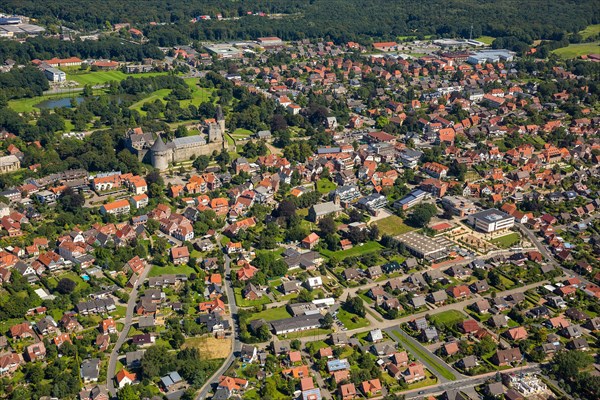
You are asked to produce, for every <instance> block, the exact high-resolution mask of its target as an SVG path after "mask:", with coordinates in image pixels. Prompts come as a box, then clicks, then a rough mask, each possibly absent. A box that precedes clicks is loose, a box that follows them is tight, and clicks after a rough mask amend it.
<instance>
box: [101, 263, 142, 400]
mask: <svg viewBox="0 0 600 400" xmlns="http://www.w3.org/2000/svg"><path fill="white" fill-rule="evenodd" d="M151 269H152V264H148V265H146V268H144V271H143V272H142V274H141V275H140V278H139V279H138V280H137V282H136V283H135V285H134V286H133V290H132V291H131V293H130V294H129V301H128V302H127V312H126V313H125V321H123V324H124V326H123V330H122V331H121V334H120V335H119V338H118V339H117V342H116V343H115V346H114V347H113V349H112V351H111V353H110V359H109V361H108V370H107V372H106V388H107V389H108V392H109V393H110V394H111V396H115V395H116V394H117V391H116V389H115V380H114V377H115V369H116V368H117V358H118V357H119V349H120V348H121V346H122V345H123V343H125V340H126V339H127V333H128V332H129V328H131V322H132V320H133V310H134V308H135V304H136V303H137V295H138V288H139V287H140V285H142V284H143V283H144V281H145V280H146V277H147V276H148V273H149V272H150V270H151Z"/></svg>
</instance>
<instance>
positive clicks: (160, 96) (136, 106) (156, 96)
mask: <svg viewBox="0 0 600 400" xmlns="http://www.w3.org/2000/svg"><path fill="white" fill-rule="evenodd" d="M169 93H171V89H159V90H156V91H154V92H152V93H151V94H150V95H149V96H148V97H145V98H143V99H142V100H140V101H138V102H135V103H133V104H132V105H131V106H129V109H131V110H135V111H137V112H139V113H140V114H143V115H145V114H146V111H144V110H142V107H143V106H144V104H146V103H153V102H155V101H156V100H160V101H162V102H163V103H166V102H167V101H166V100H165V97H167V96H168V95H169Z"/></svg>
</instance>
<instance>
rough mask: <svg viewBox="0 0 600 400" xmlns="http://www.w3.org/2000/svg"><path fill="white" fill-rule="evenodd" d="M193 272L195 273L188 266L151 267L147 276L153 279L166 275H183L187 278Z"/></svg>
mask: <svg viewBox="0 0 600 400" xmlns="http://www.w3.org/2000/svg"><path fill="white" fill-rule="evenodd" d="M194 272H196V271H195V270H194V268H192V267H190V266H188V265H168V266H166V267H159V266H158V265H153V266H152V269H151V270H150V274H148V276H149V277H154V276H160V275H166V274H185V275H187V276H189V275H190V274H191V273H194Z"/></svg>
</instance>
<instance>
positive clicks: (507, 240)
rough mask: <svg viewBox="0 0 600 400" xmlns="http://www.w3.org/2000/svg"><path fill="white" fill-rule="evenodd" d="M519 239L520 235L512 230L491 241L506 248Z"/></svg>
mask: <svg viewBox="0 0 600 400" xmlns="http://www.w3.org/2000/svg"><path fill="white" fill-rule="evenodd" d="M519 240H521V236H519V234H518V233H516V232H513V233H509V234H508V235H504V236H500V237H499V238H496V239H493V240H492V241H491V242H492V243H493V244H495V245H496V246H498V247H501V248H503V249H507V248H509V247H511V246H514V245H515V244H517V243H519Z"/></svg>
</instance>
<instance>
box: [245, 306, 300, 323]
mask: <svg viewBox="0 0 600 400" xmlns="http://www.w3.org/2000/svg"><path fill="white" fill-rule="evenodd" d="M290 317H291V314H290V313H289V312H288V311H287V310H286V309H285V307H274V308H270V309H268V310H265V311H261V312H259V313H255V314H252V317H251V318H250V319H251V320H255V319H261V318H262V319H264V320H265V321H275V320H278V319H284V318H290Z"/></svg>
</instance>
